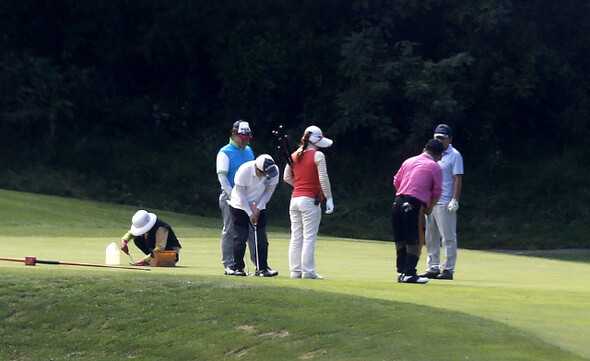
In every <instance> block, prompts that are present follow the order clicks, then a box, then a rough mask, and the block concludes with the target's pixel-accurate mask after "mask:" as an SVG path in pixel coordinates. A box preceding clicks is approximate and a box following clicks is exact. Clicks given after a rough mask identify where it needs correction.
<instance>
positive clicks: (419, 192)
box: [393, 153, 442, 206]
mask: <svg viewBox="0 0 590 361" xmlns="http://www.w3.org/2000/svg"><path fill="white" fill-rule="evenodd" d="M393 186H394V187H395V189H397V193H396V194H395V195H398V196H399V195H402V194H403V195H406V196H412V197H414V198H418V199H419V200H421V201H422V202H424V204H426V206H429V205H430V202H432V201H433V200H437V199H439V198H440V195H441V193H442V169H441V167H440V166H439V165H438V163H436V162H435V161H434V160H433V159H432V158H430V156H429V155H428V154H426V153H422V154H420V155H417V156H415V157H412V158H408V159H406V160H405V161H404V162H403V163H402V166H401V167H400V169H399V170H398V171H397V174H396V175H395V176H394V177H393Z"/></svg>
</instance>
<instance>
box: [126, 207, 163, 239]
mask: <svg viewBox="0 0 590 361" xmlns="http://www.w3.org/2000/svg"><path fill="white" fill-rule="evenodd" d="M157 218H158V217H157V216H156V215H155V214H153V213H148V212H147V211H145V210H143V209H142V210H139V211H137V212H135V214H134V215H133V218H132V219H131V234H132V235H134V236H136V237H137V236H141V235H142V234H144V233H147V232H148V231H149V230H150V229H152V227H153V226H154V224H155V223H156V219H157Z"/></svg>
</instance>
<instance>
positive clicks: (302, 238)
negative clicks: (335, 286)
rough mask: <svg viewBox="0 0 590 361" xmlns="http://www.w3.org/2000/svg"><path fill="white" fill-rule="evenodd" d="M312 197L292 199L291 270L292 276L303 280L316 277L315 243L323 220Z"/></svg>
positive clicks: (290, 207)
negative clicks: (297, 276) (299, 276)
mask: <svg viewBox="0 0 590 361" xmlns="http://www.w3.org/2000/svg"><path fill="white" fill-rule="evenodd" d="M314 202H315V199H314V198H310V197H295V198H291V203H290V205H289V217H290V219H291V241H290V242H289V268H290V269H291V275H294V274H295V275H301V276H302V277H303V278H306V277H312V276H314V275H315V256H314V253H315V241H316V238H317V235H318V229H319V227H320V221H321V219H322V210H321V208H320V205H319V204H318V205H316V204H314Z"/></svg>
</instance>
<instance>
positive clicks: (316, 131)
mask: <svg viewBox="0 0 590 361" xmlns="http://www.w3.org/2000/svg"><path fill="white" fill-rule="evenodd" d="M307 133H311V134H310V136H309V142H310V143H311V144H313V145H315V146H316V147H320V148H328V147H330V146H331V145H332V143H334V141H333V140H332V139H330V138H326V137H324V135H323V134H322V130H321V129H320V128H318V127H316V126H315V125H312V126H309V127H307V128H306V129H305V132H304V134H307Z"/></svg>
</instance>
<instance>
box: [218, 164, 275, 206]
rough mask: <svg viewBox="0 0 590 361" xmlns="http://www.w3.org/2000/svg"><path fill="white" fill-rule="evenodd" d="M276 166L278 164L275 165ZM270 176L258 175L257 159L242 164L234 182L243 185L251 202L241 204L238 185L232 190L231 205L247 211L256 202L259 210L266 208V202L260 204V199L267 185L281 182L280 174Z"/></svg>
mask: <svg viewBox="0 0 590 361" xmlns="http://www.w3.org/2000/svg"><path fill="white" fill-rule="evenodd" d="M275 167H276V165H275ZM278 174H279V173H278V167H277V175H276V176H274V177H272V178H268V177H266V176H262V177H259V176H258V175H256V165H255V161H254V160H251V161H249V162H246V163H244V164H242V165H241V166H240V168H239V169H238V171H237V172H236V176H235V177H234V183H235V185H236V186H241V187H244V188H245V189H246V199H247V200H248V203H249V204H250V207H247V206H246V205H243V204H241V201H242V198H241V197H240V196H239V195H238V189H237V188H238V187H234V188H233V189H232V192H231V200H230V201H228V203H229V205H230V206H232V207H233V208H236V209H241V210H243V211H247V210H248V209H250V208H251V207H252V203H253V202H255V203H256V206H257V208H258V209H259V210H263V209H265V208H266V204H262V205H260V206H259V203H260V199H261V198H262V195H263V194H264V192H265V191H266V187H268V186H273V185H277V184H278V183H279V175H278Z"/></svg>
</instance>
